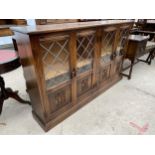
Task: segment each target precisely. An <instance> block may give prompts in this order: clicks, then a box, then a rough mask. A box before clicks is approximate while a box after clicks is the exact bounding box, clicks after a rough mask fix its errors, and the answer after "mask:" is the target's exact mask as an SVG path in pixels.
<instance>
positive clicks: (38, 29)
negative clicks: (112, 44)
mask: <svg viewBox="0 0 155 155" xmlns="http://www.w3.org/2000/svg"><path fill="white" fill-rule="evenodd" d="M123 23H124V24H125V23H126V24H127V23H133V20H105V21H91V22H90V21H89V22H76V23H63V24H51V25H36V26H16V27H11V28H10V29H11V30H12V31H15V32H20V33H24V34H30V35H32V34H42V33H52V32H62V31H68V30H77V29H83V28H93V27H99V26H108V25H117V24H123Z"/></svg>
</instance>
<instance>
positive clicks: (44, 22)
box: [35, 19, 79, 25]
mask: <svg viewBox="0 0 155 155" xmlns="http://www.w3.org/2000/svg"><path fill="white" fill-rule="evenodd" d="M35 21H36V25H50V24H62V23H75V22H79V19H36V20H35Z"/></svg>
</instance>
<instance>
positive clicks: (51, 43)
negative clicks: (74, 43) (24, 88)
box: [39, 34, 72, 113]
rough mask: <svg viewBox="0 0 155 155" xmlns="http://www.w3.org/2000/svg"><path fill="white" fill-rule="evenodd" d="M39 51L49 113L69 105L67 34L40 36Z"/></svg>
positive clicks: (70, 92)
mask: <svg viewBox="0 0 155 155" xmlns="http://www.w3.org/2000/svg"><path fill="white" fill-rule="evenodd" d="M39 41H40V49H41V50H40V51H41V55H42V56H41V58H42V64H43V70H44V79H45V83H46V86H45V87H46V88H45V89H46V94H47V98H48V102H49V107H50V111H51V113H53V112H57V111H61V110H63V109H64V108H65V107H66V106H67V107H68V106H71V102H72V97H71V96H72V91H71V88H72V87H71V70H70V55H71V51H70V49H69V42H70V36H69V35H68V34H57V35H46V36H43V37H40V40H39Z"/></svg>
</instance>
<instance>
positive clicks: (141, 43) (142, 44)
mask: <svg viewBox="0 0 155 155" xmlns="http://www.w3.org/2000/svg"><path fill="white" fill-rule="evenodd" d="M128 40H129V42H128V47H127V51H126V54H125V57H124V60H125V59H129V60H130V62H131V63H130V66H129V67H130V69H129V74H125V73H122V75H123V76H126V77H128V79H131V75H132V69H133V65H134V63H135V60H136V59H137V58H139V57H141V56H142V55H143V54H144V53H145V48H146V44H147V40H148V36H141V35H130V36H129V38H128ZM125 69H126V68H123V70H125Z"/></svg>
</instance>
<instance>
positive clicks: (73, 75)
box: [71, 68, 76, 78]
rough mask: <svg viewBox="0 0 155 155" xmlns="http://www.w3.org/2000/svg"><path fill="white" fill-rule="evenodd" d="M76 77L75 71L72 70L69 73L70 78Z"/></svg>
mask: <svg viewBox="0 0 155 155" xmlns="http://www.w3.org/2000/svg"><path fill="white" fill-rule="evenodd" d="M75 76H76V69H75V68H74V69H73V70H72V72H71V78H74V77H75Z"/></svg>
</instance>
